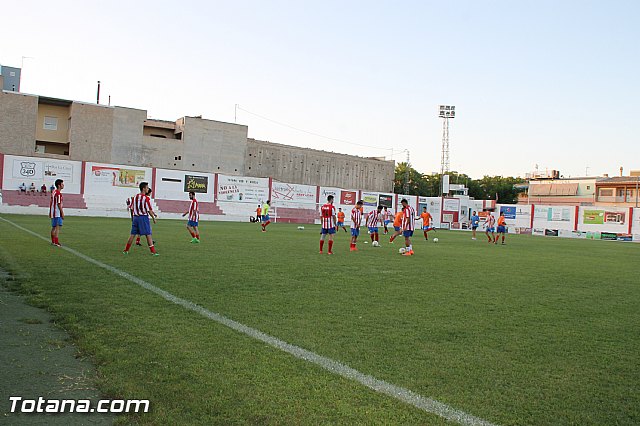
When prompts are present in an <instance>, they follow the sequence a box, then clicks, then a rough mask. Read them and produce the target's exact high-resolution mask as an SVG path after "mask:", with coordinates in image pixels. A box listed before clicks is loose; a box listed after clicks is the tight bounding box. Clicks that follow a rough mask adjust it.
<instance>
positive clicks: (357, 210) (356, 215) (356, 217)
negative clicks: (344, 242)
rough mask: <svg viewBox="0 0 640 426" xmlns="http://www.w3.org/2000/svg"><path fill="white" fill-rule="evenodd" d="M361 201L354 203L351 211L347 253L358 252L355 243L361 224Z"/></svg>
mask: <svg viewBox="0 0 640 426" xmlns="http://www.w3.org/2000/svg"><path fill="white" fill-rule="evenodd" d="M363 204H364V203H363V202H362V200H360V201H358V202H357V203H356V206H355V207H354V208H353V209H352V210H351V248H350V249H349V251H358V249H357V247H356V243H357V241H358V236H359V235H360V225H361V224H362V205H363Z"/></svg>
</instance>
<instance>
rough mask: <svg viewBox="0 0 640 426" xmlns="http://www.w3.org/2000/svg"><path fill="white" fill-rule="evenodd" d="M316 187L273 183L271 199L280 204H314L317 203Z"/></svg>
mask: <svg viewBox="0 0 640 426" xmlns="http://www.w3.org/2000/svg"><path fill="white" fill-rule="evenodd" d="M316 188H317V187H316V186H312V185H301V184H297V183H284V182H275V181H274V182H273V183H272V185H271V198H272V199H273V200H277V201H279V202H296V203H314V204H315V202H316Z"/></svg>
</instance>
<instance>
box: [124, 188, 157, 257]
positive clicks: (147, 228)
mask: <svg viewBox="0 0 640 426" xmlns="http://www.w3.org/2000/svg"><path fill="white" fill-rule="evenodd" d="M148 192H149V184H148V183H147V182H140V193H139V194H137V195H136V196H135V197H133V202H132V203H131V204H132V208H131V210H132V212H133V222H132V223H131V235H130V236H129V240H128V241H127V245H126V246H125V248H124V251H123V252H122V253H123V254H129V249H130V248H131V243H133V238H134V237H135V236H136V235H144V236H146V237H147V244H148V245H149V250H150V251H151V254H152V255H154V256H158V252H156V248H155V247H154V245H153V240H152V239H151V224H150V223H149V215H151V218H152V219H153V223H155V222H156V217H158V216H157V215H156V213H155V212H154V211H153V209H152V208H151V201H150V200H149V195H148Z"/></svg>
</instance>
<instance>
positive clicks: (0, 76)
mask: <svg viewBox="0 0 640 426" xmlns="http://www.w3.org/2000/svg"><path fill="white" fill-rule="evenodd" d="M21 73H22V70H21V69H20V68H14V67H7V66H4V65H0V90H8V91H10V92H19V91H20V75H21Z"/></svg>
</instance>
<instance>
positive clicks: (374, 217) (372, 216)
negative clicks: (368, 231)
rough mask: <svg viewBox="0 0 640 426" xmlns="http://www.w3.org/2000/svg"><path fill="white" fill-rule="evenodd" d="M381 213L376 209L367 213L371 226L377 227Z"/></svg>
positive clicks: (368, 222)
mask: <svg viewBox="0 0 640 426" xmlns="http://www.w3.org/2000/svg"><path fill="white" fill-rule="evenodd" d="M380 216H381V213H380V212H379V211H378V210H377V209H376V210H371V211H370V212H369V213H367V226H368V227H369V228H376V227H377V226H378V224H379V222H380Z"/></svg>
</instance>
